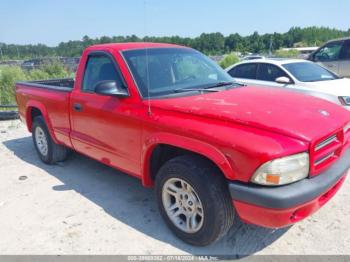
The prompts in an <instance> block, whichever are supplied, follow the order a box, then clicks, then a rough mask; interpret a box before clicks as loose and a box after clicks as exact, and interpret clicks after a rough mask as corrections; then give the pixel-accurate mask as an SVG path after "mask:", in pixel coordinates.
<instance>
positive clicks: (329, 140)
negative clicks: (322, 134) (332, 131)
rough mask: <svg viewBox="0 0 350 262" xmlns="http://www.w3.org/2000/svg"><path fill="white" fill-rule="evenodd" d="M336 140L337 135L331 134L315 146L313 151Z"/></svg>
mask: <svg viewBox="0 0 350 262" xmlns="http://www.w3.org/2000/svg"><path fill="white" fill-rule="evenodd" d="M336 140H337V135H333V136H331V137H329V138H327V139H326V140H323V141H322V142H321V143H319V144H318V145H317V146H316V147H315V151H318V150H320V149H322V148H324V147H325V146H327V145H329V144H331V143H333V142H335V141H336Z"/></svg>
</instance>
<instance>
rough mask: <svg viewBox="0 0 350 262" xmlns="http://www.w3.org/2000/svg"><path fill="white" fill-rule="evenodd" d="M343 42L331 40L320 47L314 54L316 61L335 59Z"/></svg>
mask: <svg viewBox="0 0 350 262" xmlns="http://www.w3.org/2000/svg"><path fill="white" fill-rule="evenodd" d="M342 46H343V42H333V43H329V44H327V45H325V46H324V47H322V48H321V49H320V50H319V51H318V52H317V53H316V54H315V60H316V61H325V62H326V61H332V60H337V59H338V58H339V55H340V51H341V49H342Z"/></svg>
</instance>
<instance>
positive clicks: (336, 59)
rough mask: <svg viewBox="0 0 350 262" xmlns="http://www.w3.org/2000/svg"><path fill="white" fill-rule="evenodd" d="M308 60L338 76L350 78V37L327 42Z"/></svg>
mask: <svg viewBox="0 0 350 262" xmlns="http://www.w3.org/2000/svg"><path fill="white" fill-rule="evenodd" d="M308 59H309V60H310V61H313V62H316V63H319V64H321V65H323V66H324V67H326V68H328V69H329V70H331V71H333V72H334V73H336V74H338V75H339V76H343V77H350V37H348V38H342V39H336V40H332V41H329V42H327V43H326V44H325V45H323V46H321V47H320V48H319V49H317V50H316V51H315V52H314V53H312V54H311V55H310V56H309V58H308Z"/></svg>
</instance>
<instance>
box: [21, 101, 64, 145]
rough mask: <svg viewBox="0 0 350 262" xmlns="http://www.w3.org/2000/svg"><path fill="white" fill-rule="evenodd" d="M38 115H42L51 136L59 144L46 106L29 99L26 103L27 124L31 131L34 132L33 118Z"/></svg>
mask: <svg viewBox="0 0 350 262" xmlns="http://www.w3.org/2000/svg"><path fill="white" fill-rule="evenodd" d="M37 116H42V117H43V118H44V120H45V123H46V125H47V128H48V130H49V133H50V135H51V138H52V139H53V140H54V142H55V143H57V144H58V141H57V138H56V136H55V134H54V132H53V129H52V125H51V122H50V119H49V116H48V113H47V110H46V108H45V106H44V105H43V104H42V103H40V102H37V101H29V102H28V103H27V105H26V125H27V128H28V131H29V132H32V126H33V120H34V118H35V117H37Z"/></svg>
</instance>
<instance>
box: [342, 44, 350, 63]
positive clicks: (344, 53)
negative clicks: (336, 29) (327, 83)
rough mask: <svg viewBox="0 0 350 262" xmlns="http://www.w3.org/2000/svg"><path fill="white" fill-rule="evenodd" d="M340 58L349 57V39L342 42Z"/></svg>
mask: <svg viewBox="0 0 350 262" xmlns="http://www.w3.org/2000/svg"><path fill="white" fill-rule="evenodd" d="M341 59H350V41H347V42H346V43H345V44H344V47H343V51H342V55H341Z"/></svg>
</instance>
